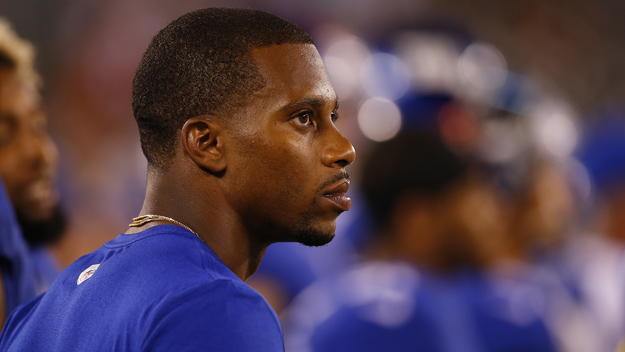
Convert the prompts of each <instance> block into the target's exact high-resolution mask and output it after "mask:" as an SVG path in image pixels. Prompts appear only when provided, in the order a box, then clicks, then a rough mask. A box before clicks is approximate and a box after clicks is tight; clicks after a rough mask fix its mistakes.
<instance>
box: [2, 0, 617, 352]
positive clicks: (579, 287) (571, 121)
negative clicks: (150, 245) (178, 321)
mask: <svg viewBox="0 0 625 352" xmlns="http://www.w3.org/2000/svg"><path fill="white" fill-rule="evenodd" d="M28 3H31V4H32V3H36V2H32V1H31V2H28ZM86 3H88V2H85V4H86ZM150 3H151V2H150ZM345 3H348V2H345ZM402 3H403V2H402ZM406 3H408V2H406ZM69 4H70V5H67V8H66V10H67V11H66V13H67V14H68V15H66V16H67V18H68V19H66V21H65V22H63V23H64V25H63V26H57V27H55V28H60V29H58V30H59V31H60V32H61V34H59V35H58V36H57V37H58V39H59V42H58V45H59V46H61V47H62V48H63V49H62V50H60V52H61V53H62V54H63V55H61V54H59V52H57V54H56V57H55V60H52V61H51V62H50V61H48V62H47V65H48V66H45V65H44V67H43V70H44V75H43V77H44V79H46V81H45V82H44V86H43V87H44V88H43V93H44V94H43V95H44V100H43V103H42V101H41V98H40V97H39V93H38V92H39V89H40V87H41V85H40V83H41V78H40V77H39V76H38V75H37V74H36V73H35V72H34V71H33V69H32V60H33V55H34V54H33V52H32V47H31V46H30V44H28V43H26V42H24V41H23V40H21V39H19V38H17V37H15V36H14V35H12V34H11V32H12V30H11V29H10V28H9V25H8V24H7V23H5V22H2V23H1V24H2V25H1V26H0V53H4V55H7V57H8V58H9V59H11V60H14V61H15V62H14V63H10V62H9V63H5V62H4V61H3V60H5V59H3V56H2V55H0V175H1V176H2V179H3V180H4V185H5V187H6V193H7V195H8V200H9V201H10V202H11V203H12V207H13V208H14V209H15V216H13V214H9V215H10V216H9V220H6V219H4V215H2V214H4V213H6V212H7V211H8V212H9V213H10V212H11V211H12V210H6V211H5V210H4V209H5V207H4V206H3V205H2V202H0V210H2V211H1V213H2V214H0V215H2V216H0V220H2V226H0V227H3V228H0V233H2V234H3V239H2V240H1V241H0V243H1V244H2V245H3V247H2V249H1V250H0V254H2V255H3V256H6V257H11V255H13V254H11V253H19V255H17V254H15V255H13V257H11V258H9V259H2V260H4V261H11V263H21V261H22V260H23V261H24V263H26V264H24V265H33V266H34V267H36V268H37V272H38V277H37V280H36V281H37V282H35V283H17V284H15V285H16V286H15V287H18V288H20V290H22V291H24V290H26V291H28V290H31V291H32V290H35V291H38V292H41V291H43V290H45V287H46V285H49V283H50V280H52V279H53V278H54V276H55V275H56V273H58V271H59V270H61V269H62V268H63V267H65V266H67V265H68V264H69V263H71V262H72V261H73V260H75V259H76V258H78V257H79V256H80V255H82V254H85V253H86V252H88V251H91V250H93V249H95V248H97V247H99V246H100V245H101V244H102V243H103V242H104V241H107V240H110V239H112V238H113V237H115V235H116V234H118V233H121V232H123V231H124V230H125V227H126V224H127V223H129V222H130V219H131V218H132V217H133V216H135V215H136V214H137V213H138V211H139V209H140V206H141V204H140V202H141V200H142V198H143V192H144V184H145V175H144V173H145V168H146V162H145V160H143V156H142V154H141V151H140V148H139V143H138V138H136V137H138V133H137V131H136V127H134V121H133V120H132V116H131V113H132V112H131V110H130V87H131V85H130V82H131V80H132V75H133V73H134V69H135V67H136V65H137V63H138V60H139V58H140V55H141V54H142V52H143V50H144V48H145V46H146V45H147V42H148V41H149V40H150V38H151V36H153V35H154V34H155V33H156V31H157V30H158V29H159V28H160V27H162V26H164V25H165V24H166V23H167V21H168V20H170V19H172V18H175V17H177V16H178V15H179V14H181V13H183V12H186V11H188V10H190V9H191V8H192V7H193V6H195V7H199V6H206V5H215V4H213V3H211V4H206V3H205V2H201V1H195V2H189V4H186V5H174V3H173V2H172V3H171V4H170V5H164V3H163V4H160V5H158V6H156V5H155V8H156V9H154V8H152V9H151V12H149V13H148V14H145V13H143V12H142V9H143V8H145V7H146V6H148V5H147V4H148V1H133V2H124V1H111V2H110V4H108V5H106V6H104V5H100V6H97V5H94V4H90V5H85V4H82V5H81V4H76V3H72V2H69ZM263 4H264V5H265V6H266V7H267V8H264V9H265V10H269V11H272V10H275V12H276V13H277V14H278V15H283V16H285V17H286V18H289V19H290V20H292V21H294V22H296V23H298V24H299V25H301V26H302V27H304V28H305V29H306V30H307V31H309V32H310V33H311V34H312V36H313V38H314V39H315V41H316V43H317V46H318V49H319V51H320V53H321V55H322V57H323V59H324V62H325V64H326V68H327V70H328V73H329V75H330V78H331V80H332V83H333V86H334V88H335V90H336V92H337V94H338V96H339V99H340V110H339V112H340V119H339V120H338V121H337V125H339V129H340V130H341V131H342V132H343V133H344V135H345V136H346V137H347V138H348V139H349V140H350V141H351V142H352V144H353V145H354V146H355V148H356V151H357V153H358V157H357V161H356V162H355V164H354V165H353V166H352V169H351V170H349V171H350V174H351V176H352V177H351V180H352V186H351V188H350V192H349V195H350V196H351V197H352V199H353V206H352V209H351V210H350V211H349V212H347V213H344V214H342V215H341V216H340V217H339V220H338V221H337V231H336V237H335V239H334V240H333V241H332V242H331V243H330V244H329V245H327V246H324V247H320V248H310V247H304V246H302V245H299V244H294V243H278V244H274V245H272V246H270V247H269V249H268V250H267V252H266V254H265V258H264V260H263V262H262V264H261V266H260V268H259V270H258V272H257V273H256V274H255V275H254V276H253V277H252V278H251V279H250V280H248V284H250V285H251V286H252V287H254V288H255V289H257V290H258V291H259V292H261V293H262V294H263V295H264V296H265V298H266V299H267V300H268V301H269V303H270V304H271V305H272V306H273V307H274V309H275V310H276V311H277V312H278V314H279V316H280V319H281V321H282V324H283V329H284V338H285V343H286V346H287V352H313V351H314V352H323V351H328V352H330V351H337V352H338V351H354V352H356V351H415V350H419V351H432V352H435V351H450V352H451V351H454V352H455V351H467V352H473V351H475V352H480V351H493V352H494V351H500V352H512V351H518V352H528V351H561V352H615V351H619V348H621V349H622V350H623V351H625V345H624V346H619V344H620V343H621V341H622V340H623V338H625V257H624V256H623V254H624V251H625V111H624V110H623V109H622V108H621V107H620V105H619V103H621V104H622V102H614V103H613V104H610V105H607V104H605V105H601V106H595V107H594V108H593V109H591V111H590V110H588V111H587V110H585V111H580V110H579V109H576V108H575V104H574V102H571V101H570V100H567V99H566V98H565V97H563V96H559V95H557V94H556V93H555V92H557V91H558V90H557V89H550V90H548V91H547V90H545V89H544V85H543V84H541V83H542V82H540V81H539V80H537V79H536V77H534V76H530V75H528V74H527V73H526V72H515V71H514V70H512V69H511V68H510V67H509V65H508V63H507V59H509V58H506V57H505V56H504V55H503V54H502V52H501V51H500V50H499V49H498V48H497V47H496V46H494V45H493V44H491V43H489V42H487V41H484V40H482V39H481V38H478V37H476V36H475V35H474V34H472V33H470V32H469V31H466V30H461V29H459V27H458V26H453V25H450V24H449V23H445V24H443V23H427V24H424V22H418V23H417V22H415V23H408V24H405V23H402V25H401V26H399V25H398V26H393V25H392V24H390V23H389V22H388V21H387V22H384V25H383V26H382V25H380V27H379V30H378V31H376V32H375V34H372V33H371V32H372V30H371V29H369V31H368V32H366V33H365V32H363V31H357V30H355V29H354V28H353V27H350V26H348V25H346V24H345V23H346V22H344V21H341V20H340V19H336V18H332V16H327V17H323V16H322V14H319V13H317V16H319V17H320V18H306V19H304V18H303V17H304V14H302V13H300V14H299V15H297V14H294V13H297V12H287V13H281V11H286V10H284V9H279V7H278V6H276V5H275V4H274V5H272V4H273V3H272V2H270V1H268V2H263ZM217 5H219V4H217ZM221 5H224V4H221ZM242 6H249V4H248V3H246V2H242ZM272 6H275V7H272ZM344 6H347V5H345V4H344ZM352 6H355V2H352ZM187 7H191V8H187ZM401 9H404V10H406V11H408V10H409V11H408V12H410V13H412V11H418V6H417V7H414V6H408V5H406V7H401V8H400V10H401ZM17 13H18V14H19V12H17ZM15 16H16V18H18V19H19V18H20V17H19V15H15ZM388 16H390V15H389V14H388V13H387V12H384V16H382V17H384V18H387V17H388ZM390 17H391V18H392V16H390ZM78 19H81V20H78ZM131 19H132V21H131ZM403 22H405V21H403ZM72 26H74V27H72ZM76 28H80V30H79V31H78V30H76ZM7 33H8V34H7ZM128 33H133V35H128ZM35 37H36V36H35ZM47 45H48V46H49V45H51V44H50V43H48V44H47ZM8 47H11V48H12V49H7V48H8ZM15 48H18V49H15ZM44 50H50V49H49V47H47V48H46V47H44ZM14 51H17V54H13V52H14ZM44 52H49V51H44ZM18 63H19V64H18ZM51 65H56V68H55V69H51V68H50V66H51ZM22 66H23V67H26V68H25V69H22V68H18V67H22ZM7 70H8V71H7ZM13 71H15V72H17V73H16V74H15V75H13V76H12V75H11V72H13ZM48 71H53V73H49V72H48ZM570 74H572V75H574V74H575V73H574V72H571V73H570ZM14 76H15V77H14ZM15 82H19V84H18V83H15ZM12 84H13V85H14V86H15V87H18V88H11V87H13V86H12ZM10 89H14V91H19V92H20V94H21V95H19V99H18V98H15V97H13V96H7V94H8V93H7V92H10ZM12 94H13V93H12ZM14 94H16V96H17V93H14ZM20 99H21V100H20ZM15 101H23V104H22V105H23V106H25V107H22V108H20V107H18V108H15V109H16V110H15V111H10V113H7V112H6V111H8V110H6V109H7V106H10V102H15ZM2 109H4V110H2ZM19 109H21V110H19ZM589 111H590V112H589ZM46 112H47V113H46ZM46 116H47V117H46ZM46 119H49V120H50V125H51V128H50V129H51V132H52V136H53V137H54V138H53V139H54V140H55V141H56V143H57V144H58V149H59V151H58V152H57V147H56V146H55V144H54V142H53V140H52V139H51V138H50V136H49V135H48V132H47V127H46ZM15 136H18V137H15ZM16 160H17V161H16ZM20 163H21V164H22V165H21V166H20ZM57 164H58V165H57ZM21 170H22V171H21ZM23 170H25V171H23ZM0 198H3V197H0ZM0 200H1V199H0ZM6 208H7V209H8V208H10V207H8V206H7V207H6ZM4 225H7V226H4ZM18 225H19V228H21V230H19V229H18V230H15V229H17V228H18ZM5 229H6V230H5ZM15 231H21V232H22V233H23V237H24V239H25V241H24V244H20V243H18V244H17V245H15V244H14V243H15V241H14V242H10V241H7V240H5V239H6V238H12V239H15V238H16V236H17V237H19V234H17V235H16V232H15ZM9 242H10V243H12V244H7V243H9ZM17 242H19V240H17ZM24 258H26V259H24ZM3 263H5V262H3ZM5 267H6V266H3V272H2V276H3V279H4V280H5V284H4V285H5V286H7V284H6V280H7V278H9V279H10V278H12V277H18V276H19V270H18V269H20V268H19V267H14V268H13V269H14V270H13V269H12V270H13V271H12V272H8V271H6V272H5V269H4V268H5ZM22 269H23V268H22ZM9 298H10V297H7V299H9ZM10 299H16V298H10ZM9 307H11V305H10V304H9ZM623 342H625V340H623Z"/></svg>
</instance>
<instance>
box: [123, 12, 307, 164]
mask: <svg viewBox="0 0 625 352" xmlns="http://www.w3.org/2000/svg"><path fill="white" fill-rule="evenodd" d="M280 44H314V42H313V40H312V39H311V38H310V36H309V35H308V34H307V33H306V32H305V31H304V30H302V29H301V28H299V27H298V26H296V25H294V24H293V23H290V22H289V21H287V20H284V19H282V18H280V17H277V16H275V15H272V14H269V13H267V12H263V11H258V10H249V9H232V8H208V9H202V10H196V11H193V12H190V13H187V14H186V15H183V16H182V17H180V18H178V19H177V20H174V21H173V22H171V23H170V24H169V25H167V26H166V27H165V28H163V29H162V30H161V31H160V32H159V33H158V34H157V35H156V36H155V37H154V39H152V42H151V43H150V45H149V46H148V48H147V50H146V52H145V54H144V55H143V58H142V60H141V63H140V64H139V67H138V69H137V73H136V74H135V77H134V81H133V92H132V107H133V112H134V116H135V119H136V120H137V125H138V127H139V133H140V137H141V148H142V149H143V153H144V154H145V157H146V158H147V160H148V164H149V165H150V166H151V167H161V168H162V167H166V166H167V165H168V163H169V161H170V160H171V159H172V158H173V156H174V154H175V141H176V136H177V132H178V131H180V129H181V128H182V126H183V125H184V123H185V122H186V121H187V120H188V119H189V118H192V117H195V116H201V115H219V114H223V113H224V112H230V111H231V110H232V109H233V108H236V107H240V106H242V105H244V104H245V102H246V101H247V98H248V97H249V96H250V95H251V94H253V93H254V92H256V91H258V90H260V89H261V88H262V87H263V86H264V80H263V77H262V76H261V75H260V74H259V73H258V69H257V67H256V65H255V63H254V61H253V59H252V58H251V54H250V53H251V51H252V50H253V49H257V48H261V47H265V46H271V45H280Z"/></svg>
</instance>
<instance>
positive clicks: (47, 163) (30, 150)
mask: <svg viewBox="0 0 625 352" xmlns="http://www.w3.org/2000/svg"><path fill="white" fill-rule="evenodd" d="M29 137H30V138H26V139H25V143H24V144H25V146H24V149H25V150H24V154H25V159H26V160H30V162H31V165H32V167H33V168H34V169H36V170H39V171H44V172H49V173H54V171H55V169H56V165H57V161H58V149H57V147H56V144H55V143H54V142H53V141H52V138H51V137H50V135H49V134H48V133H47V131H46V132H40V133H30V136H29Z"/></svg>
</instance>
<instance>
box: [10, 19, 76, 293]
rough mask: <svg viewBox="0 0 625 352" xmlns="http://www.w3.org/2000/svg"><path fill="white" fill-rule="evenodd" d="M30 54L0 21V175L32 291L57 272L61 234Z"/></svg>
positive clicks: (50, 145) (53, 161)
mask: <svg viewBox="0 0 625 352" xmlns="http://www.w3.org/2000/svg"><path fill="white" fill-rule="evenodd" d="M33 60H34V50H33V48H32V46H31V45H30V44H29V43H28V42H26V41H24V40H22V39H20V38H19V37H18V36H17V35H16V34H15V33H14V32H13V31H12V29H11V28H10V26H9V24H8V23H7V22H6V21H2V22H0V87H1V89H2V90H1V91H0V114H1V115H0V176H2V179H3V180H4V183H5V186H6V189H7V193H8V195H9V198H10V199H11V203H12V204H13V207H14V209H15V213H16V215H17V219H18V222H19V225H20V227H21V229H22V234H23V236H24V238H25V239H26V241H27V242H28V245H29V247H30V251H31V256H32V259H33V263H34V264H35V268H36V275H37V291H38V292H39V293H41V292H43V291H45V290H46V289H47V288H48V287H49V286H50V284H51V283H52V281H53V280H54V278H55V277H56V275H57V274H58V272H59V270H60V269H59V265H58V264H57V262H56V260H55V258H54V255H53V254H52V252H51V251H50V246H51V245H53V244H55V243H56V242H57V241H58V240H59V239H60V238H61V236H62V235H63V230H64V227H65V217H64V214H63V212H62V210H61V207H60V205H59V196H58V191H57V188H56V185H55V173H56V167H57V157H58V155H57V154H58V153H57V149H56V145H55V144H54V142H53V141H52V139H51V138H50V135H49V134H48V131H47V117H46V115H45V113H44V111H43V109H42V106H41V98H40V95H39V85H40V79H39V76H38V75H37V73H36V72H35V69H34V66H33V65H34V62H33Z"/></svg>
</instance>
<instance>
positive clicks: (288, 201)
mask: <svg viewBox="0 0 625 352" xmlns="http://www.w3.org/2000/svg"><path fill="white" fill-rule="evenodd" d="M252 57H253V59H254V60H255V62H256V64H257V66H258V70H259V72H260V74H261V75H262V76H263V78H264V80H265V83H266V84H265V87H264V88H262V89H261V90H259V91H258V92H256V93H255V94H254V95H253V97H252V98H251V99H250V100H249V104H247V105H246V107H245V108H244V109H243V111H242V115H243V117H242V119H241V120H240V121H237V122H235V123H234V126H233V129H232V131H233V132H234V133H232V136H231V138H232V142H233V148H232V149H230V150H226V153H228V160H229V163H228V166H227V169H226V175H228V174H231V175H233V176H232V178H231V179H230V180H231V181H230V182H231V183H230V184H229V185H228V192H229V193H230V194H229V199H231V200H232V203H233V206H234V207H235V209H237V211H238V212H239V213H240V214H241V218H242V220H243V222H244V224H245V226H246V227H247V228H248V230H250V232H254V233H262V234H263V236H264V237H263V238H262V239H259V240H261V241H266V242H267V243H271V242H276V241H297V242H301V243H304V244H306V245H323V244H326V243H328V242H329V241H331V240H332V238H333V237H334V230H335V227H336V224H335V220H336V218H337V216H338V215H339V214H340V213H342V212H343V211H346V210H348V209H349V207H350V205H351V200H350V199H349V198H348V197H347V196H346V195H345V192H347V188H348V185H349V179H348V176H347V174H346V173H345V166H347V165H349V164H351V163H352V162H353V161H354V158H355V152H354V148H353V147H352V145H351V144H350V143H349V142H348V141H347V140H346V139H345V138H344V137H343V136H342V135H341V133H340V132H339V131H338V130H337V128H336V126H335V125H334V121H335V120H336V118H337V111H336V110H337V108H338V102H337V97H336V94H335V92H334V89H333V88H332V85H331V84H330V81H329V79H328V75H327V73H326V71H325V67H324V66H323V63H322V61H321V57H320V56H319V53H318V52H317V50H316V48H315V47H314V46H313V45H303V44H283V45H274V46H270V47H264V48H260V49H256V50H253V51H252ZM226 177H227V176H226Z"/></svg>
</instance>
